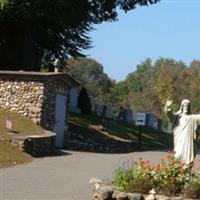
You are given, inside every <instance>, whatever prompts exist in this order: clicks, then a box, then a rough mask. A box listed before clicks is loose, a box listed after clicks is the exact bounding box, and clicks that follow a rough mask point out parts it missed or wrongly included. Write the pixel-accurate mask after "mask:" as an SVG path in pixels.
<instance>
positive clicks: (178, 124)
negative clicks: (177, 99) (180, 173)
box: [165, 99, 200, 164]
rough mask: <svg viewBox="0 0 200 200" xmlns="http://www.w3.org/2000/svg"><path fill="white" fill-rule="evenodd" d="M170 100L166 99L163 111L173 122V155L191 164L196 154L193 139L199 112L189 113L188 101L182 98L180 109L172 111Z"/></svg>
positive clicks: (199, 118)
mask: <svg viewBox="0 0 200 200" xmlns="http://www.w3.org/2000/svg"><path fill="white" fill-rule="evenodd" d="M171 105H172V100H167V102H166V105H165V113H166V114H167V116H168V117H169V119H170V121H171V122H172V124H173V127H174V128H173V133H174V152H175V157H176V158H179V159H181V160H182V161H183V162H184V163H185V164H192V163H193V162H194V159H195V156H196V145H195V139H196V138H197V127H198V126H199V125H200V114H190V111H191V110H190V101H189V100H188V99H184V100H183V101H182V102H181V107H180V110H179V111H178V112H176V113H173V112H172V108H171Z"/></svg>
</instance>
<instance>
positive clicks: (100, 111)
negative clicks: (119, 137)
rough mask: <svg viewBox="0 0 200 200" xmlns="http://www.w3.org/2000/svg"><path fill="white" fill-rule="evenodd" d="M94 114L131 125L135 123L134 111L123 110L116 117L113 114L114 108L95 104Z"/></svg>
mask: <svg viewBox="0 0 200 200" xmlns="http://www.w3.org/2000/svg"><path fill="white" fill-rule="evenodd" d="M93 112H94V113H96V114H97V115H98V116H102V117H104V118H108V119H117V120H120V121H124V122H127V123H130V124H131V123H133V111H132V110H131V109H121V111H120V112H119V114H118V116H117V117H116V116H115V115H114V113H113V110H112V107H110V106H105V105H98V104H95V105H94V106H93Z"/></svg>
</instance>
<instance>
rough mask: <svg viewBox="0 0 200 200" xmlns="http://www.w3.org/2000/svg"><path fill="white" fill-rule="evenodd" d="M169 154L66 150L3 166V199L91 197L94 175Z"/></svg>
mask: <svg viewBox="0 0 200 200" xmlns="http://www.w3.org/2000/svg"><path fill="white" fill-rule="evenodd" d="M166 154H167V153H166V151H145V152H133V153H126V154H100V153H86V152H75V151H63V153H62V154H60V155H58V156H53V157H44V158H35V159H34V160H33V162H31V163H29V164H26V165H18V166H15V167H12V168H5V169H1V170H0V200H90V189H91V188H90V184H89V180H90V179H91V178H92V177H97V178H100V179H104V178H112V177H113V173H114V171H115V170H116V169H117V168H118V167H119V166H128V165H130V164H131V162H133V161H136V160H138V159H139V157H143V158H144V159H147V160H150V161H151V162H153V163H157V162H159V161H160V160H161V159H162V158H163V157H165V155H166ZM199 157H200V156H199V155H198V156H197V158H196V160H199Z"/></svg>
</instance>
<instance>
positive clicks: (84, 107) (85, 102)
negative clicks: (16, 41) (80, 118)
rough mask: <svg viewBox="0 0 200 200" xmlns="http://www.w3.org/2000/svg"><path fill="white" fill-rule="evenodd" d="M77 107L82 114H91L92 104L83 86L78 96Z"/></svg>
mask: <svg viewBox="0 0 200 200" xmlns="http://www.w3.org/2000/svg"><path fill="white" fill-rule="evenodd" d="M78 108H80V109H81V111H82V114H91V112H92V105H91V101H90V97H89V95H88V93H87V90H86V89H85V88H84V87H83V88H82V89H81V92H80V94H79V97H78Z"/></svg>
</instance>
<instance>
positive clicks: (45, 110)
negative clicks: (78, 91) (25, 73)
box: [0, 78, 68, 130]
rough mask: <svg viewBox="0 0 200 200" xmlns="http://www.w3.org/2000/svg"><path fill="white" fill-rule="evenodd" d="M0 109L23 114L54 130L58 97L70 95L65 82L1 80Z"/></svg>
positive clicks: (50, 80)
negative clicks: (58, 95) (59, 95)
mask: <svg viewBox="0 0 200 200" xmlns="http://www.w3.org/2000/svg"><path fill="white" fill-rule="evenodd" d="M0 93H1V96H0V107H2V108H4V109H9V110H11V111H14V112H17V113H19V114H22V115H24V116H26V117H29V118H31V119H32V120H33V122H34V123H36V124H39V125H41V126H42V127H43V128H45V129H48V130H53V127H54V122H55V101H56V95H57V94H61V95H65V96H67V95H68V87H67V86H66V84H64V82H63V81H59V80H54V79H50V78H49V79H48V80H42V79H41V80H16V79H5V78H4V79H0Z"/></svg>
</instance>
